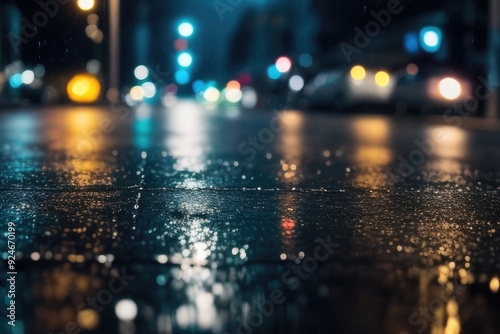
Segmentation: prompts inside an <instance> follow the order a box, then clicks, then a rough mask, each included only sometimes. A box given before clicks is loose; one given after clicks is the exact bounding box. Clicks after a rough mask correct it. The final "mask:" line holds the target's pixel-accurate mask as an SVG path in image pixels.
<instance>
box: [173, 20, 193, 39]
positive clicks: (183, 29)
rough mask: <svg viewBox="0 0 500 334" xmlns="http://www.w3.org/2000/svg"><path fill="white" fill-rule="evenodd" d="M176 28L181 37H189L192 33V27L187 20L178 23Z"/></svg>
mask: <svg viewBox="0 0 500 334" xmlns="http://www.w3.org/2000/svg"><path fill="white" fill-rule="evenodd" d="M177 30H178V31H179V35H181V36H182V37H189V36H191V35H192V34H193V32H194V27H193V25H192V24H191V23H189V22H183V23H181V24H179V27H178V28H177Z"/></svg>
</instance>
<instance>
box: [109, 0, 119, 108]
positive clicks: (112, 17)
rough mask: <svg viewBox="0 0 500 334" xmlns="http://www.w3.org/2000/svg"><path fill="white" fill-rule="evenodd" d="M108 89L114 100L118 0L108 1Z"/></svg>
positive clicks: (117, 64) (116, 75)
mask: <svg viewBox="0 0 500 334" xmlns="http://www.w3.org/2000/svg"><path fill="white" fill-rule="evenodd" d="M109 26H110V29H109V90H108V99H109V100H111V101H115V100H116V99H117V98H118V96H119V91H120V0H110V1H109Z"/></svg>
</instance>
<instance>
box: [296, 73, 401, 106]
mask: <svg viewBox="0 0 500 334" xmlns="http://www.w3.org/2000/svg"><path fill="white" fill-rule="evenodd" d="M395 82H396V80H395V79H394V78H393V75H391V74H390V73H389V72H388V71H387V70H384V69H375V68H370V69H368V68H365V67H363V66H360V65H356V66H353V67H352V68H350V69H346V68H339V69H334V70H331V71H327V72H322V73H320V74H318V75H317V76H316V77H315V78H314V79H312V80H311V82H309V83H308V84H307V85H306V86H305V88H304V91H303V98H304V99H305V100H306V101H307V104H308V107H310V108H333V109H336V110H337V109H340V110H343V109H349V108H352V107H354V106H358V105H361V104H381V105H384V104H387V103H389V102H390V100H391V97H392V95H393V92H394V88H395Z"/></svg>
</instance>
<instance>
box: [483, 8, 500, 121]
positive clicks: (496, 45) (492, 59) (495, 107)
mask: <svg viewBox="0 0 500 334" xmlns="http://www.w3.org/2000/svg"><path fill="white" fill-rule="evenodd" d="M488 78H489V81H490V82H489V83H490V85H491V88H492V89H493V93H492V94H491V97H490V99H489V101H488V106H487V109H486V117H489V118H497V119H498V118H499V116H500V110H499V108H500V0H491V2H490V31H489V49H488Z"/></svg>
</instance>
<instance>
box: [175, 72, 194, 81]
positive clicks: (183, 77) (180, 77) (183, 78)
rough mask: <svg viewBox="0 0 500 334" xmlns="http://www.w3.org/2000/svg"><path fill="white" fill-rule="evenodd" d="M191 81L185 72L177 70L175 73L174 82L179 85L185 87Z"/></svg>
mask: <svg viewBox="0 0 500 334" xmlns="http://www.w3.org/2000/svg"><path fill="white" fill-rule="evenodd" d="M189 80H191V76H190V75H189V73H188V71H186V70H178V71H177V72H175V81H177V83H178V84H180V85H185V84H187V83H188V82H189Z"/></svg>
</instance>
